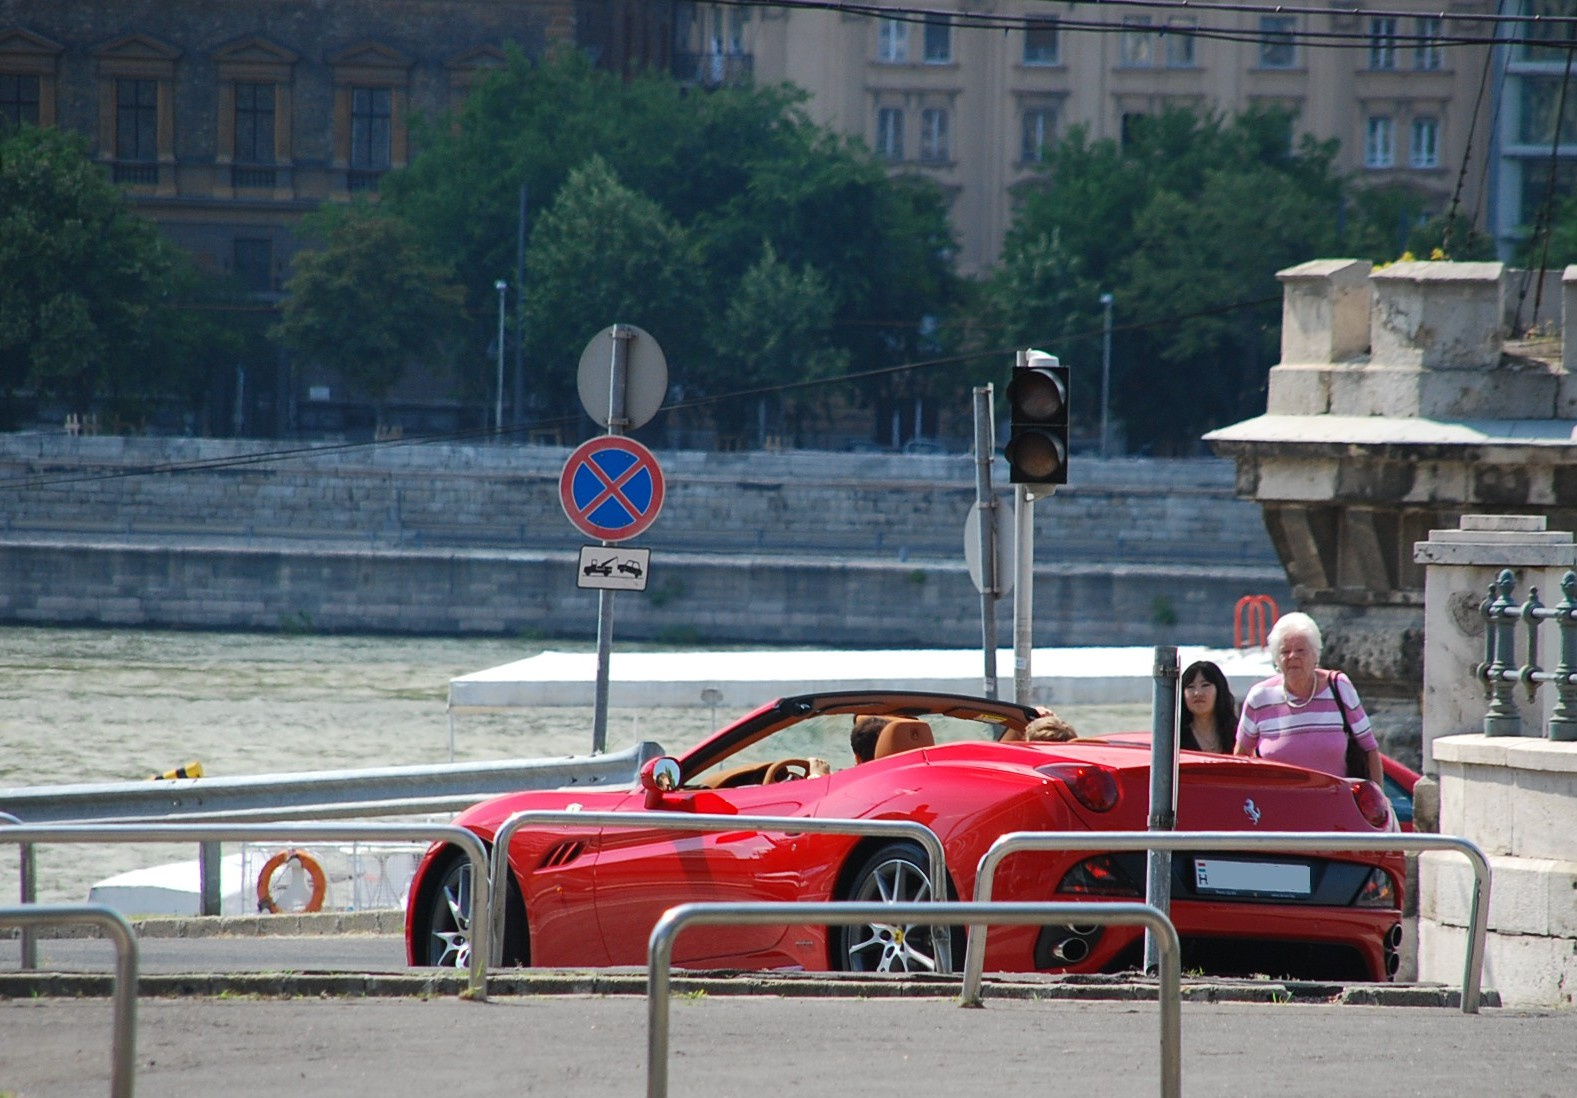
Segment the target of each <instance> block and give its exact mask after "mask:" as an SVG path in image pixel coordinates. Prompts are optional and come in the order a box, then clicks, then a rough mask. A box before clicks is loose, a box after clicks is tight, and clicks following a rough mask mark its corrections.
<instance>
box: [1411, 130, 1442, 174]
mask: <svg viewBox="0 0 1577 1098" xmlns="http://www.w3.org/2000/svg"><path fill="white" fill-rule="evenodd" d="M1407 164H1408V167H1412V168H1438V167H1439V166H1440V120H1439V119H1438V118H1415V119H1413V132H1412V138H1411V139H1410V140H1409V141H1408V143H1407Z"/></svg>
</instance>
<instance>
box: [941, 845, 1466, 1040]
mask: <svg viewBox="0 0 1577 1098" xmlns="http://www.w3.org/2000/svg"><path fill="white" fill-rule="evenodd" d="M1030 850H1039V851H1047V850H1089V851H1101V852H1106V851H1113V850H1171V851H1178V850H1187V851H1195V850H1225V851H1233V852H1243V851H1250V850H1275V851H1309V852H1321V851H1342V852H1347V853H1354V852H1359V851H1379V852H1391V851H1404V850H1411V851H1423V850H1455V851H1458V852H1459V853H1461V854H1462V855H1464V856H1465V857H1466V858H1467V860H1468V861H1469V862H1470V863H1472V866H1473V899H1472V903H1471V905H1470V908H1469V912H1470V914H1469V919H1468V950H1467V958H1466V960H1465V961H1464V963H1463V966H1462V1013H1464V1014H1477V1013H1478V1004H1479V985H1480V982H1481V979H1482V976H1483V970H1484V937H1485V932H1486V929H1485V917H1486V914H1487V912H1488V911H1489V888H1490V868H1489V859H1488V858H1486V857H1485V856H1484V852H1483V851H1482V850H1480V849H1479V847H1478V845H1477V844H1475V843H1473V842H1472V841H1470V840H1468V839H1463V838H1460V837H1458V836H1456V835H1425V834H1419V833H1416V832H1415V833H1413V834H1411V835H1406V834H1401V833H1399V832H1388V833H1386V834H1383V835H1359V834H1354V833H1351V832H1345V831H1338V832H1315V831H1265V832H1260V833H1258V834H1256V833H1254V832H1247V831H1170V832H1164V833H1162V832H1150V831H1108V832H1088V831H1084V832H1068V831H1059V832H1043V831H1011V832H1009V833H1008V834H1006V835H1003V836H1002V837H1001V838H999V839H997V841H996V842H994V843H992V844H991V846H990V847H989V848H988V849H987V850H986V852H985V854H983V855H982V856H981V858H980V867H979V870H978V872H977V873H976V876H975V902H976V903H988V902H990V900H991V889H992V883H993V881H994V880H995V878H996V872H997V867H998V866H999V865H1001V863H1002V860H1003V859H1004V858H1006V857H1007V856H1008V855H1009V854H1018V853H1021V852H1024V851H1030ZM1081 918H1082V917H1081ZM1086 921H1087V920H1086ZM985 958H986V925H985V924H981V925H980V926H979V928H978V929H971V930H970V932H969V940H968V942H967V944H966V945H965V947H964V991H963V998H964V1002H965V1003H966V1004H970V1005H978V1004H979V1002H980V980H981V974H982V970H983V969H984V967H985Z"/></svg>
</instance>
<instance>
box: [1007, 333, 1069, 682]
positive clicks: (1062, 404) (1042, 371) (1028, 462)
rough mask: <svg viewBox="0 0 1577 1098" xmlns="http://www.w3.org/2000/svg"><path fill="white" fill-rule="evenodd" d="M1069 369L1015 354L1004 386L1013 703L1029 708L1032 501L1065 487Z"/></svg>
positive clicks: (1031, 354) (1039, 354) (1051, 359)
mask: <svg viewBox="0 0 1577 1098" xmlns="http://www.w3.org/2000/svg"><path fill="white" fill-rule="evenodd" d="M1070 382H1071V379H1070V377H1069V375H1068V367H1066V366H1064V365H1063V364H1062V362H1061V361H1060V360H1059V359H1058V358H1057V356H1056V355H1049V354H1047V353H1046V352H1045V351H1037V350H1034V349H1033V348H1032V349H1030V350H1027V351H1020V352H1018V357H1017V359H1016V360H1015V361H1014V363H1013V379H1012V380H1011V381H1009V382H1008V442H1007V446H1005V447H1004V448H1003V451H1002V454H1003V456H1004V457H1005V458H1007V462H1008V480H1009V481H1010V482H1011V483H1012V484H1013V485H1014V486H1015V487H1016V488H1017V491H1016V492H1015V493H1014V495H1013V541H1014V552H1013V568H1014V571H1013V698H1014V700H1015V701H1017V702H1018V703H1019V704H1020V705H1029V704H1030V696H1031V693H1032V690H1033V681H1032V678H1031V668H1030V653H1031V650H1032V648H1033V646H1034V629H1035V500H1036V499H1037V498H1039V497H1042V496H1049V495H1051V494H1052V493H1053V492H1055V491H1056V490H1057V485H1059V484H1066V483H1068V426H1069V420H1068V393H1069V389H1070V388H1071V384H1070Z"/></svg>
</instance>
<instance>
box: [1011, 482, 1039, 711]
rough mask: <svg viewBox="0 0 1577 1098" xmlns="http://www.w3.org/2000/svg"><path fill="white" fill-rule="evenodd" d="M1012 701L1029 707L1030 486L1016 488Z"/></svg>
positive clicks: (1032, 582) (1031, 613)
mask: <svg viewBox="0 0 1577 1098" xmlns="http://www.w3.org/2000/svg"><path fill="white" fill-rule="evenodd" d="M1013 487H1014V491H1013V700H1014V701H1016V702H1018V703H1019V704H1020V705H1030V704H1032V703H1031V701H1030V697H1031V692H1032V688H1033V686H1034V682H1033V680H1032V678H1031V677H1030V651H1031V649H1033V647H1034V644H1035V497H1034V496H1032V495H1030V490H1029V486H1028V485H1027V484H1016V485H1014V486H1013Z"/></svg>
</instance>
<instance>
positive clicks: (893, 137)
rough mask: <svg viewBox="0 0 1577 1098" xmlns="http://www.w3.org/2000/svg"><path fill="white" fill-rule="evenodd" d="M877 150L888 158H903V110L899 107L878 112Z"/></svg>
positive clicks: (886, 108)
mask: <svg viewBox="0 0 1577 1098" xmlns="http://www.w3.org/2000/svg"><path fill="white" fill-rule="evenodd" d="M876 151H877V153H879V154H880V155H881V156H884V157H886V158H887V159H888V160H902V159H903V111H901V110H899V109H898V108H897V107H883V108H882V109H881V110H879V111H877V112H876Z"/></svg>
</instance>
